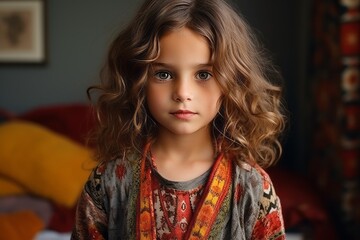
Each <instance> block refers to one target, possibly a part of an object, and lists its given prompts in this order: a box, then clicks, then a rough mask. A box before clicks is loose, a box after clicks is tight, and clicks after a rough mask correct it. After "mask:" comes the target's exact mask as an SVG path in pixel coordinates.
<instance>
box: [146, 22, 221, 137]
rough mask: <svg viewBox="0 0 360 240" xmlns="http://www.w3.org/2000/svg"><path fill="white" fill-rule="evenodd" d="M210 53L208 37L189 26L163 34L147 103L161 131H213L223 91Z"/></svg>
mask: <svg viewBox="0 0 360 240" xmlns="http://www.w3.org/2000/svg"><path fill="white" fill-rule="evenodd" d="M210 56H211V55H210V49H209V46H208V43H207V41H206V39H205V38H204V37H202V36H201V35H199V34H197V33H195V32H193V31H192V30H190V29H188V28H181V29H179V30H175V31H171V32H169V33H167V34H165V35H164V36H163V37H161V38H160V56H159V58H158V59H157V60H156V61H155V62H154V63H153V64H152V70H151V71H150V76H149V79H148V85H147V104H148V107H149V110H150V112H151V114H152V116H153V117H154V118H155V120H156V121H157V122H158V124H159V125H160V127H159V130H160V131H166V132H170V133H172V134H175V135H185V134H193V133H197V132H199V131H206V132H205V133H206V134H208V133H209V123H210V122H211V121H212V120H213V119H214V117H215V116H216V114H217V112H218V110H219V107H220V97H221V95H222V93H221V90H220V87H219V85H218V83H217V81H216V80H215V79H214V77H213V72H212V63H211V62H210Z"/></svg>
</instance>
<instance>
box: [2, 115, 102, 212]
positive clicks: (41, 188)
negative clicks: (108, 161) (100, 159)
mask: <svg viewBox="0 0 360 240" xmlns="http://www.w3.org/2000/svg"><path fill="white" fill-rule="evenodd" d="M0 143H1V144H0V176H1V175H3V176H5V177H6V179H12V180H13V181H14V183H16V184H18V185H19V186H21V187H22V188H24V189H26V191H28V192H30V193H33V194H35V195H39V196H42V197H46V198H49V199H51V200H53V201H55V202H57V203H59V204H61V205H64V206H68V207H72V206H74V204H75V203H76V201H77V198H78V197H79V195H80V192H81V189H82V187H83V185H84V183H85V181H86V179H87V177H88V175H89V174H90V170H91V169H92V168H93V167H94V166H95V162H94V161H93V160H92V157H91V156H92V153H91V151H90V150H89V149H88V148H86V147H84V146H81V145H80V144H78V143H76V142H74V141H72V140H70V139H69V138H66V137H65V136H63V135H60V134H57V133H55V132H53V131H51V130H49V129H47V128H44V127H42V126H40V125H38V124H34V123H30V122H25V121H10V122H6V123H3V124H1V125H0Z"/></svg>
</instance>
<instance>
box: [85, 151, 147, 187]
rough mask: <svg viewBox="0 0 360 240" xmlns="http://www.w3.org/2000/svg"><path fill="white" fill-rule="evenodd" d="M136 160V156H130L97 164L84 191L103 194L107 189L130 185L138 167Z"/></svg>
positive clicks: (137, 160)
mask: <svg viewBox="0 0 360 240" xmlns="http://www.w3.org/2000/svg"><path fill="white" fill-rule="evenodd" d="M138 158H139V156H138V155H136V154H132V155H129V156H126V157H124V158H116V159H113V160H111V161H104V162H100V163H98V165H97V166H96V167H95V168H94V169H93V170H92V172H91V174H90V176H89V178H88V180H87V183H86V185H85V187H86V190H88V192H92V193H94V192H98V193H99V194H100V193H102V194H103V193H104V191H107V189H114V187H119V185H123V186H127V185H129V184H131V180H132V179H133V176H134V174H137V171H138V168H139V165H140V164H139V159H138Z"/></svg>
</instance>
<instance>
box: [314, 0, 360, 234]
mask: <svg viewBox="0 0 360 240" xmlns="http://www.w3.org/2000/svg"><path fill="white" fill-rule="evenodd" d="M313 10H314V11H313V15H312V16H313V19H312V32H311V37H312V39H311V53H310V55H311V63H310V64H311V66H310V67H309V69H310V78H309V80H310V83H309V85H310V87H311V90H312V96H313V98H312V106H313V109H312V121H313V123H312V125H313V129H312V137H313V138H312V139H313V141H312V146H311V152H310V155H311V160H310V163H309V165H310V172H311V175H312V177H313V179H314V180H315V181H316V183H317V185H318V187H319V188H320V189H321V190H322V193H323V196H324V197H325V199H326V202H327V203H328V204H329V209H330V210H331V213H332V215H333V217H334V221H335V222H336V223H337V226H339V229H338V232H339V235H340V236H341V239H360V0H315V1H314V6H313Z"/></svg>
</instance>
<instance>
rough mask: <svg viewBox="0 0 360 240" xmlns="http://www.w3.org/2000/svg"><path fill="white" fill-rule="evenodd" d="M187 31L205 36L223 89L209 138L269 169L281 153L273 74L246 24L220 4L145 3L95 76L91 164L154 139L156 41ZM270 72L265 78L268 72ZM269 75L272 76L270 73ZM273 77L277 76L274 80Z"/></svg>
mask: <svg viewBox="0 0 360 240" xmlns="http://www.w3.org/2000/svg"><path fill="white" fill-rule="evenodd" d="M181 27H187V28H189V29H191V30H192V31H194V32H196V33H198V34H200V35H202V36H203V37H204V38H205V39H207V41H208V44H209V47H210V50H211V54H212V62H213V72H214V77H215V79H216V80H217V81H218V84H219V86H220V88H221V89H222V92H223V97H222V99H221V103H222V104H221V108H220V111H219V114H218V115H217V116H216V118H215V119H214V121H213V132H214V137H215V138H217V139H221V140H222V141H218V142H219V144H220V146H219V147H220V148H221V149H222V150H223V151H231V152H232V153H233V154H236V155H237V156H239V157H238V158H237V159H238V160H239V161H247V162H254V161H255V162H257V163H258V164H259V165H261V166H263V167H267V166H270V165H271V164H273V163H274V162H276V160H277V159H278V158H279V156H280V155H281V151H282V148H281V144H280V142H279V137H280V134H281V132H282V130H283V128H284V125H285V121H284V115H283V107H282V104H281V94H282V91H281V87H280V86H278V85H276V84H275V83H274V82H273V79H276V80H277V79H280V78H278V77H279V74H277V71H276V70H274V67H273V65H272V64H271V62H270V61H268V58H266V57H265V54H264V51H263V48H261V47H260V44H259V42H258V41H257V39H256V37H255V35H254V34H253V33H252V31H251V29H250V28H249V26H248V24H247V23H246V21H245V20H244V19H243V17H241V16H240V14H238V13H237V11H235V10H234V8H232V7H231V6H230V5H229V4H228V3H227V2H226V1H223V0H206V1H205V0H169V1H163V0H147V1H145V2H144V4H143V5H142V6H141V8H140V9H139V11H138V12H137V14H136V16H135V18H134V19H133V20H132V22H130V24H129V25H128V26H127V27H126V28H125V29H123V30H122V31H121V32H120V33H119V35H118V36H117V37H116V38H115V40H114V41H113V42H112V44H111V46H110V48H109V52H108V56H107V61H106V63H105V65H104V67H103V69H102V71H101V83H100V84H99V85H98V86H92V87H90V88H89V89H88V94H89V97H90V98H91V93H92V90H100V95H98V96H97V97H98V98H97V104H96V111H97V116H98V122H99V126H98V128H97V130H96V131H95V135H94V136H95V141H96V144H97V159H98V160H100V161H108V160H111V159H114V158H116V157H124V156H126V154H127V153H128V152H131V151H134V150H135V151H141V149H142V148H143V146H144V144H145V143H146V142H147V141H148V140H149V138H153V137H156V124H154V120H153V119H152V118H151V117H150V114H149V113H148V110H147V107H146V96H145V93H146V91H145V89H146V85H147V78H148V74H149V71H150V66H151V63H152V62H154V61H155V60H156V59H157V58H158V56H159V54H160V48H159V41H160V38H161V37H162V36H163V35H164V34H165V33H167V32H169V31H172V30H174V29H179V28H181ZM270 73H271V74H270ZM273 73H275V74H273ZM274 76H275V77H276V78H274Z"/></svg>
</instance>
